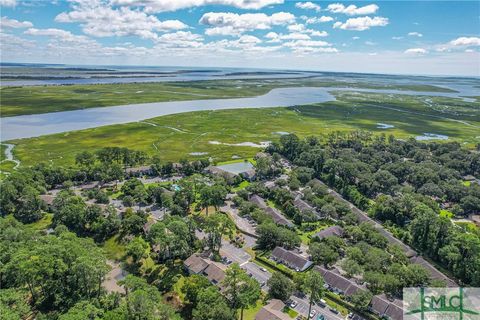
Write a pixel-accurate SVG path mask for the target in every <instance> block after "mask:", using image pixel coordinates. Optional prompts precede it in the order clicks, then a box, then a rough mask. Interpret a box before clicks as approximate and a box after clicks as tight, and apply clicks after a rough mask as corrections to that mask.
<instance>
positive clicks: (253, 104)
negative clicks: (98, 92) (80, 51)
mask: <svg viewBox="0 0 480 320" xmlns="http://www.w3.org/2000/svg"><path fill="white" fill-rule="evenodd" d="M331 91H356V92H372V93H383V94H404V95H421V96H443V97H451V98H462V99H464V100H466V101H469V100H472V99H469V98H464V97H463V96H464V93H463V92H456V93H445V92H418V91H407V90H375V89H358V88H319V87H296V88H277V89H273V90H271V91H270V92H268V93H267V94H264V95H261V96H257V97H250V98H235V99H211V100H188V101H169V102H154V103H141V104H130V105H120V106H112V107H101V108H90V109H81V110H74V111H63V112H52V113H43V114H33V115H23V116H15V117H6V118H1V119H0V124H1V140H0V141H8V140H13V139H22V138H32V137H38V136H42V135H47V134H53V133H61V132H68V131H74V130H82V129H88V128H95V127H100V126H106V125H113V124H120V123H128V122H137V121H142V120H145V119H150V118H154V117H158V116H163V115H169V114H176V113H183V112H190V111H201V110H221V109H238V108H269V107H288V106H296V105H306V104H313V103H321V102H326V101H333V100H335V97H334V96H333V95H332V94H331V93H330V92H331Z"/></svg>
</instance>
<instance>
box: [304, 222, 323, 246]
mask: <svg viewBox="0 0 480 320" xmlns="http://www.w3.org/2000/svg"><path fill="white" fill-rule="evenodd" d="M327 227H328V225H321V226H318V227H317V228H315V230H312V231H306V232H302V231H297V234H298V235H299V236H300V239H301V240H302V243H305V244H309V243H310V239H311V236H312V235H314V234H315V233H317V232H319V231H321V230H323V229H325V228H327Z"/></svg>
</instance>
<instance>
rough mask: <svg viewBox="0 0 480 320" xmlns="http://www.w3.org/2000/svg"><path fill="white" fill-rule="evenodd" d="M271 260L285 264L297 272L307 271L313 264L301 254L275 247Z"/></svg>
mask: <svg viewBox="0 0 480 320" xmlns="http://www.w3.org/2000/svg"><path fill="white" fill-rule="evenodd" d="M270 259H272V260H273V261H275V262H277V263H281V264H284V265H286V266H287V267H289V268H290V269H293V270H295V271H297V272H302V271H305V270H306V269H308V268H309V267H310V266H311V265H312V263H313V262H312V261H310V260H308V259H307V258H305V257H303V256H301V255H300V254H298V253H296V252H294V251H292V250H287V249H285V248H282V247H275V249H273V251H272V253H271V255H270Z"/></svg>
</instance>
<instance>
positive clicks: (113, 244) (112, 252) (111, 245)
mask: <svg viewBox="0 0 480 320" xmlns="http://www.w3.org/2000/svg"><path fill="white" fill-rule="evenodd" d="M103 249H104V250H105V253H106V255H107V257H108V259H110V260H117V261H118V260H121V259H122V258H123V256H124V255H125V246H124V245H123V244H121V243H119V242H118V235H115V236H113V237H111V238H110V239H108V240H107V241H105V243H104V245H103Z"/></svg>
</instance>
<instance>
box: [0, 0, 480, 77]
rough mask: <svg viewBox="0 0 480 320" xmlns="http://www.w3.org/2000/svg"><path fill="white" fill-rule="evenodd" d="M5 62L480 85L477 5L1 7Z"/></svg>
mask: <svg viewBox="0 0 480 320" xmlns="http://www.w3.org/2000/svg"><path fill="white" fill-rule="evenodd" d="M0 5H1V16H2V21H1V34H0V36H1V38H0V40H1V50H2V61H8V62H44V63H69V64H131V65H167V66H168V65H184V66H217V67H219V66H228V67H262V68H289V69H295V68H296V69H312V70H326V71H351V72H375V73H407V74H436V75H474V76H480V34H479V33H480V2H479V1H465V2H463V1H451V2H450V1H356V2H336V1H311V2H308V1H285V0H69V1H67V0H52V1H49V0H42V1H39V0H37V1H32V0H29V1H27V0H0Z"/></svg>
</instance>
